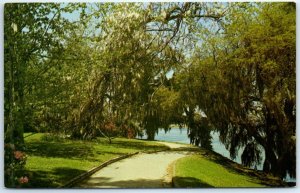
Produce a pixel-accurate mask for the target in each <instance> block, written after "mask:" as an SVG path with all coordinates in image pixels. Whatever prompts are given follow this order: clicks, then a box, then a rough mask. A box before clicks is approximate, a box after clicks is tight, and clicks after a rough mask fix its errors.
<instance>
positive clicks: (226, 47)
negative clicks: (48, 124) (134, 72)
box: [190, 3, 296, 177]
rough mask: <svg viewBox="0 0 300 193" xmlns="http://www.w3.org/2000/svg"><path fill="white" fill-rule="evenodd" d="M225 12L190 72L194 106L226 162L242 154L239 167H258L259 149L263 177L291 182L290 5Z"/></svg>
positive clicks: (293, 145)
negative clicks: (217, 135)
mask: <svg viewBox="0 0 300 193" xmlns="http://www.w3.org/2000/svg"><path fill="white" fill-rule="evenodd" d="M229 10H230V11H228V13H227V15H226V17H225V18H224V20H223V21H222V22H221V25H220V26H219V28H212V29H210V30H207V31H206V32H205V33H207V32H208V31H210V32H208V34H209V35H208V36H206V37H209V38H206V40H205V44H204V45H202V47H201V48H202V50H200V49H199V50H198V52H196V55H195V57H194V59H193V64H192V65H191V66H190V68H191V71H192V72H193V73H191V76H194V77H195V76H196V78H194V80H195V81H194V82H193V88H194V89H193V90H195V92H194V93H193V96H194V101H196V102H195V104H197V105H198V106H199V108H200V109H201V110H202V111H204V112H205V114H206V115H207V117H208V119H209V120H210V122H211V123H212V124H213V125H214V128H215V130H216V131H219V133H220V140H221V141H222V142H223V143H224V144H225V146H226V148H227V149H228V150H229V151H230V155H231V157H232V158H235V157H236V156H237V151H238V150H239V149H240V148H242V149H243V153H242V157H241V158H242V163H243V164H244V165H247V166H253V165H256V164H260V162H261V161H262V155H261V154H262V149H263V150H264V153H265V155H264V157H265V159H264V162H263V170H264V171H266V172H271V173H273V174H275V175H277V176H280V177H285V176H286V174H287V173H288V174H290V176H293V177H295V174H296V170H295V168H296V162H295V160H296V159H295V158H296V157H295V156H296V154H295V153H296V152H295V148H296V143H295V142H296V141H295V140H296V134H295V131H296V130H295V129H296V125H295V123H296V122H295V118H296V114H295V113H296V100H295V99H296V93H295V91H296V90H295V86H296V82H295V81H296V74H295V73H296V71H295V67H296V65H295V56H296V55H295V54H296V52H295V49H296V47H295V37H296V36H295V32H296V31H295V4H293V3H276V4H273V3H263V4H260V3H258V4H246V3H237V4H232V5H231V6H230V9H229ZM205 33H204V35H203V36H204V37H205ZM211 33H213V34H214V35H212V34H211ZM203 48H204V49H203Z"/></svg>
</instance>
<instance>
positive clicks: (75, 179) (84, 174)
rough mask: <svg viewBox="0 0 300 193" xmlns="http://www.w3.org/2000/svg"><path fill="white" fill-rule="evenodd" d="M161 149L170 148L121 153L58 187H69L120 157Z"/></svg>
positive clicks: (154, 151) (168, 149)
mask: <svg viewBox="0 0 300 193" xmlns="http://www.w3.org/2000/svg"><path fill="white" fill-rule="evenodd" d="M163 151H170V148H166V149H164V150H153V151H138V152H134V153H129V154H126V155H122V156H119V157H116V158H113V159H111V160H108V161H106V162H104V163H102V164H101V165H99V166H96V167H94V168H92V169H90V170H88V171H87V172H85V173H82V174H80V175H78V176H76V177H74V178H73V179H71V180H69V181H68V182H67V183H65V184H64V185H61V186H59V187H58V188H71V187H72V186H73V185H75V184H76V183H78V182H80V181H81V180H83V179H85V178H87V177H89V176H91V175H92V174H94V173H96V172H97V171H99V170H101V169H102V168H104V167H106V166H108V165H110V164H112V163H115V162H117V161H120V160H122V159H126V158H129V157H132V156H134V155H137V154H140V153H148V154H151V153H158V152H163Z"/></svg>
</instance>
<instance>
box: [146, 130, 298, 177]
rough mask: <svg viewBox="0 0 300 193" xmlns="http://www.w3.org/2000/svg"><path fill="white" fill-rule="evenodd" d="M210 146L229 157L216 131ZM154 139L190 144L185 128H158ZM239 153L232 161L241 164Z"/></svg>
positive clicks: (259, 166)
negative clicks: (166, 129) (167, 129)
mask: <svg viewBox="0 0 300 193" xmlns="http://www.w3.org/2000/svg"><path fill="white" fill-rule="evenodd" d="M211 136H212V147H213V151H215V152H217V153H219V154H221V155H223V156H224V157H227V158H229V159H231V158H230V153H229V151H228V150H227V149H226V148H225V146H224V145H223V144H222V143H221V142H220V140H219V133H217V132H212V133H211ZM146 138H147V136H143V137H142V138H141V139H146ZM155 140H160V141H170V142H180V143H186V144H190V139H189V138H188V136H187V128H182V129H179V128H172V129H171V130H169V131H168V132H165V130H164V129H160V130H159V131H158V133H157V134H156V136H155ZM241 155H242V149H240V150H239V151H238V155H237V158H236V159H234V160H233V161H235V162H237V163H239V164H241V163H242V162H241ZM262 155H264V151H263V150H262ZM231 160H232V159H231ZM263 161H264V156H263V160H262V164H260V165H258V166H257V167H256V169H257V170H262V169H263ZM285 181H292V182H296V179H294V178H290V177H289V176H287V177H286V178H285Z"/></svg>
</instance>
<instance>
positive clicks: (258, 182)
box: [173, 153, 282, 188]
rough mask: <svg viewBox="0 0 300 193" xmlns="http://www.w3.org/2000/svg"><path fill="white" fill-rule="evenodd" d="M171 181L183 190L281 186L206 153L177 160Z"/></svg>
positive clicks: (274, 181) (268, 178) (257, 173)
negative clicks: (189, 188) (188, 188)
mask: <svg viewBox="0 0 300 193" xmlns="http://www.w3.org/2000/svg"><path fill="white" fill-rule="evenodd" d="M173 179H174V181H175V183H176V185H177V186H179V187H184V188H187V187H191V188H201V187H204V188H208V187H266V186H282V184H280V181H279V180H278V179H276V178H274V177H271V176H268V175H266V174H264V173H262V172H257V171H254V170H250V169H246V168H243V167H242V166H240V165H238V164H235V163H233V162H230V161H228V160H226V158H224V157H222V156H219V155H216V154H215V155H212V154H211V155H209V154H208V153H205V156H203V154H202V155H201V154H197V155H192V156H188V157H185V158H181V159H179V160H178V161H177V162H176V163H175V177H174V178H173Z"/></svg>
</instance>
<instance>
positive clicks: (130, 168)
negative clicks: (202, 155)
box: [76, 142, 191, 188]
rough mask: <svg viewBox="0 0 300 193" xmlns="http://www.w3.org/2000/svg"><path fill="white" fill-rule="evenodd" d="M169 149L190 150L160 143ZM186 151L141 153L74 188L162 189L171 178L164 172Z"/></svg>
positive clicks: (104, 169)
mask: <svg viewBox="0 0 300 193" xmlns="http://www.w3.org/2000/svg"><path fill="white" fill-rule="evenodd" d="M159 143H162V144H164V145H167V146H169V147H170V148H172V149H175V150H176V149H177V148H178V149H180V148H187V147H191V146H189V145H184V144H175V143H168V142H159ZM189 153H190V152H188V151H165V152H158V153H140V154H137V155H135V156H132V157H130V158H127V159H123V160H120V161H118V162H115V163H113V164H110V165H108V166H107V167H105V168H103V169H101V170H99V171H98V172H96V173H94V174H93V175H91V176H90V177H89V178H87V179H86V180H84V181H82V182H80V183H79V184H77V186H76V187H79V188H80V187H81V188H162V187H170V186H171V185H170V184H171V179H172V176H170V172H168V171H167V170H168V169H170V168H169V166H170V165H171V164H172V162H174V161H175V160H177V159H179V158H182V157H185V156H187V155H188V154H189Z"/></svg>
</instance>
